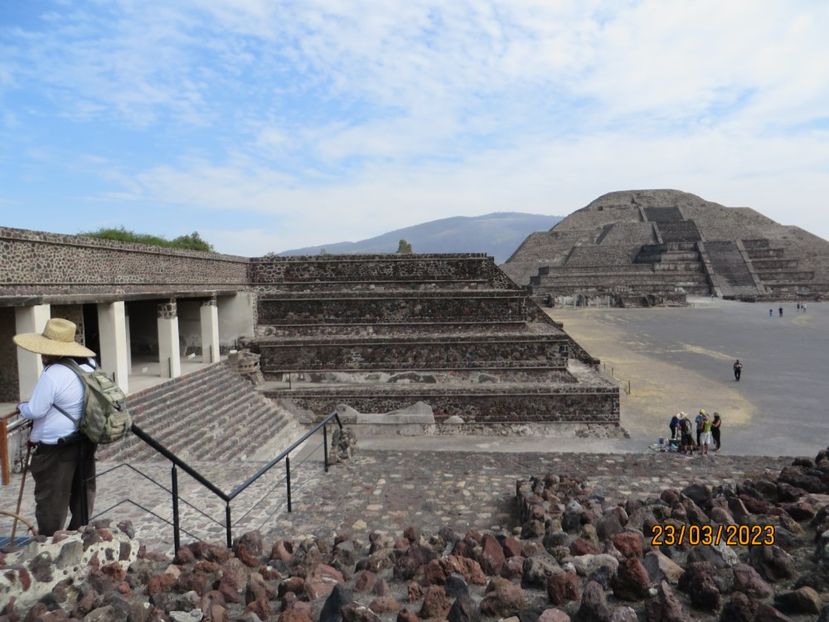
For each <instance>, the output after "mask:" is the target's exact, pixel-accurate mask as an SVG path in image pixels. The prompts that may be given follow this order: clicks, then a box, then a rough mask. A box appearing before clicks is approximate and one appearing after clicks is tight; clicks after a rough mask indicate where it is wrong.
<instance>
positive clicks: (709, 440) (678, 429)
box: [669, 408, 722, 456]
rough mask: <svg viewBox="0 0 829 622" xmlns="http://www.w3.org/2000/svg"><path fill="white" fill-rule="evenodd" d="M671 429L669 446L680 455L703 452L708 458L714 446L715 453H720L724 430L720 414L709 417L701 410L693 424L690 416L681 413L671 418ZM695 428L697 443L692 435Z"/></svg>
mask: <svg viewBox="0 0 829 622" xmlns="http://www.w3.org/2000/svg"><path fill="white" fill-rule="evenodd" d="M669 427H670V430H671V437H670V439H669V446H671V447H675V448H676V449H677V451H679V452H680V453H683V454H690V453H692V452H694V451H701V453H702V455H703V456H707V455H708V450H709V447H711V446H712V445H713V446H714V451H715V452H719V451H720V447H721V443H720V438H721V437H720V431H721V428H722V418H721V417H720V413H716V412H715V413H714V416H713V417H709V416H708V413H707V412H706V411H705V409H704V408H700V410H699V414H698V415H697V416H696V417H695V418H694V422H693V424H692V423H691V420H690V419H689V418H688V415H686V414H685V413H684V412H679V413H677V414H675V415H674V416H673V417H672V418H671V423H670V424H669ZM694 427H696V443H695V442H694V437H693V435H692V428H694Z"/></svg>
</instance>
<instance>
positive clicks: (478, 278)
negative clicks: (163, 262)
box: [250, 254, 514, 289]
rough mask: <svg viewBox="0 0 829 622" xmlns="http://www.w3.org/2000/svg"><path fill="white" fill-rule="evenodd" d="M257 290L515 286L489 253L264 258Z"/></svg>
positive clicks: (257, 269) (256, 272)
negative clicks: (477, 284)
mask: <svg viewBox="0 0 829 622" xmlns="http://www.w3.org/2000/svg"><path fill="white" fill-rule="evenodd" d="M250 281H251V283H252V284H254V285H259V286H267V285H274V286H278V287H280V288H284V287H287V286H302V285H307V284H310V285H313V287H314V289H319V287H320V286H321V285H323V284H325V283H335V284H340V285H349V284H351V283H358V284H359V283H377V284H381V283H388V284H406V283H421V282H438V283H440V284H445V283H448V282H452V281H462V282H480V283H489V284H497V285H498V286H504V285H511V286H512V287H514V285H512V284H508V283H506V282H504V279H503V276H502V275H501V274H500V271H499V270H498V269H497V267H496V266H495V263H494V261H493V259H492V257H487V256H486V255H483V254H463V255H461V254H457V255H452V254H446V255H429V254H423V255H353V256H351V255H347V256H343V255H336V256H328V255H320V256H309V257H260V258H257V259H253V260H252V261H251V264H250Z"/></svg>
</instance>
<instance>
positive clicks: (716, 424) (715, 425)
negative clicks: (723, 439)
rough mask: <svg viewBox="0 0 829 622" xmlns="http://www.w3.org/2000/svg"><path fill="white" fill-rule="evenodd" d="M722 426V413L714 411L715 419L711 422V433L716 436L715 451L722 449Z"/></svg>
mask: <svg viewBox="0 0 829 622" xmlns="http://www.w3.org/2000/svg"><path fill="white" fill-rule="evenodd" d="M720 426H722V419H720V413H714V420H713V421H712V422H711V435H712V436H713V437H714V451H719V450H720Z"/></svg>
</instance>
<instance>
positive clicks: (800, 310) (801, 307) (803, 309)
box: [769, 302, 806, 317]
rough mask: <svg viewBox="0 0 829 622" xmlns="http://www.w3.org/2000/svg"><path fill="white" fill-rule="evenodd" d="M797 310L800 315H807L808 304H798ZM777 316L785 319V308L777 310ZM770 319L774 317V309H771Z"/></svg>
mask: <svg viewBox="0 0 829 622" xmlns="http://www.w3.org/2000/svg"><path fill="white" fill-rule="evenodd" d="M795 309H797V312H798V313H806V303H805V302H798V303H797V307H795ZM777 315H778V317H783V307H780V308H778V309H777ZM769 317H774V309H769Z"/></svg>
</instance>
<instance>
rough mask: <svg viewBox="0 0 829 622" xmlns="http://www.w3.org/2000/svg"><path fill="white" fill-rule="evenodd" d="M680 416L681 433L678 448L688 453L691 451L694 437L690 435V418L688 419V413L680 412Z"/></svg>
mask: <svg viewBox="0 0 829 622" xmlns="http://www.w3.org/2000/svg"><path fill="white" fill-rule="evenodd" d="M680 414H681V415H682V416H681V417H680V420H679V430H680V434H681V439H680V441H679V450H680V451H681V452H682V453H684V454H688V453H691V451H693V445H694V439H693V438H692V437H691V420H690V419H688V415H686V414H685V413H680Z"/></svg>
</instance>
